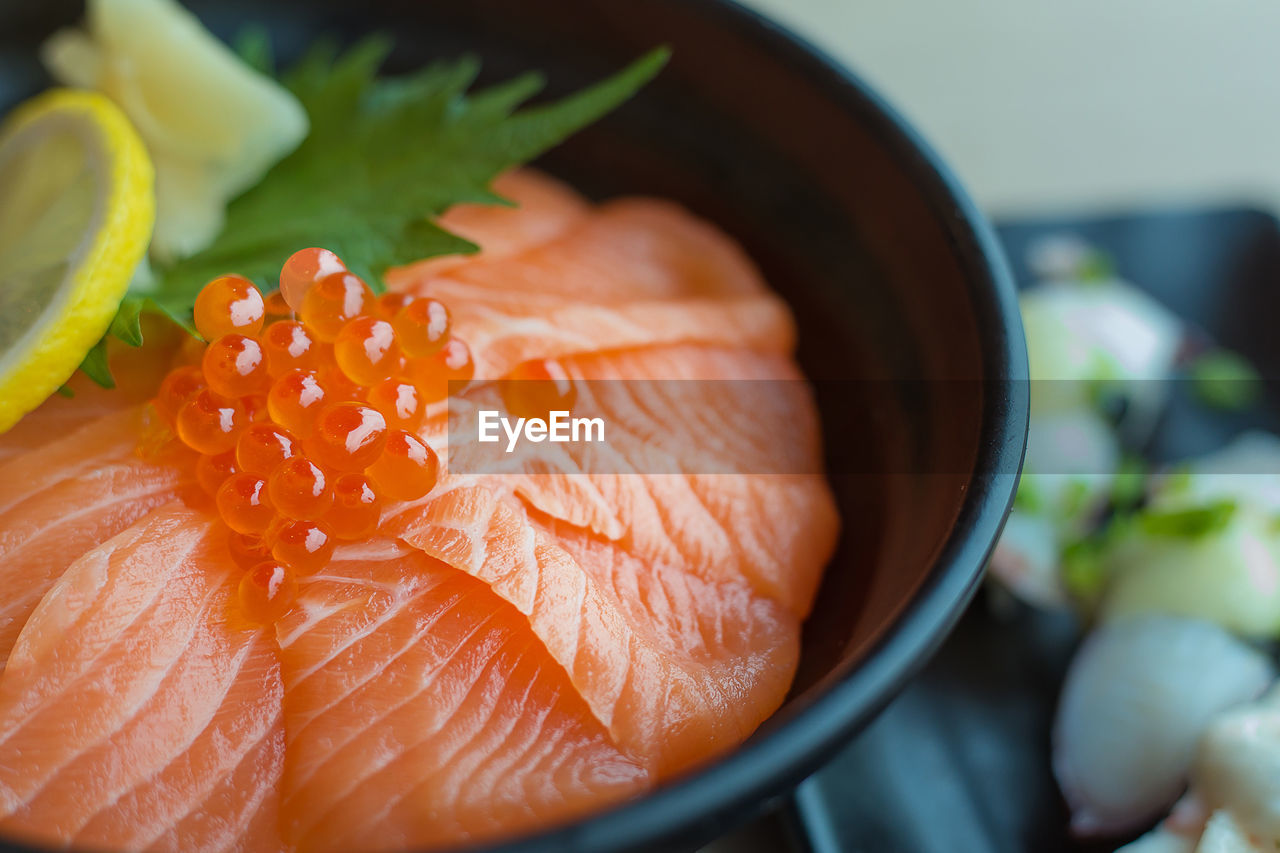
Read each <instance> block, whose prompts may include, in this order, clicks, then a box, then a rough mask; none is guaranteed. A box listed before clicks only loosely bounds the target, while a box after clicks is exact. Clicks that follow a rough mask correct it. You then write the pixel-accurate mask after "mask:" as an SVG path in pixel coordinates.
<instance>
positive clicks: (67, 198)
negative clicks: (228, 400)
mask: <svg viewBox="0 0 1280 853" xmlns="http://www.w3.org/2000/svg"><path fill="white" fill-rule="evenodd" d="M154 224H155V190H154V178H153V171H152V168H151V160H150V158H148V156H147V150H146V148H145V146H144V145H143V143H142V140H141V139H139V137H138V134H137V133H136V132H135V131H134V129H133V126H132V125H130V123H129V120H128V119H127V118H125V116H124V114H123V113H122V112H121V111H120V110H119V108H117V107H116V106H115V105H114V104H113V103H112V102H111V101H110V100H109V99H108V98H106V97H105V96H103V95H99V94H95V93H93V92H85V91H73V90H69V89H59V90H54V91H51V92H48V93H46V94H44V95H40V96H39V97H36V98H33V99H32V100H30V101H28V102H26V103H25V104H23V105H21V106H20V107H18V108H17V109H16V110H15V111H14V112H13V114H12V115H11V116H10V118H9V119H8V120H7V121H6V122H5V124H4V125H3V126H0V432H3V431H5V430H7V429H8V428H9V427H11V426H13V424H14V423H16V422H17V421H18V419H19V418H21V417H22V416H23V415H24V414H26V413H27V412H29V411H31V410H32V409H34V408H35V407H36V406H38V405H40V403H42V402H43V401H44V400H45V399H47V398H48V397H49V395H50V394H52V393H53V392H54V391H56V390H57V389H58V388H59V387H60V386H61V385H62V384H63V383H64V382H66V381H67V379H68V378H70V376H71V374H72V373H74V372H75V369H76V367H77V366H78V365H79V364H80V362H81V361H82V360H83V359H84V357H85V355H86V354H87V353H88V352H89V350H90V349H91V348H92V347H93V345H94V344H96V343H97V342H98V340H99V339H101V338H102V336H103V334H104V333H105V332H106V331H107V328H108V326H110V324H111V319H112V317H113V316H114V315H115V312H116V308H117V307H118V306H119V305H120V300H121V299H123V298H124V295H125V290H126V289H127V288H128V286H129V279H130V277H131V276H132V275H133V271H134V269H135V268H137V266H138V263H139V261H141V260H142V257H143V254H144V253H145V252H146V249H147V243H148V241H149V240H150V238H151V229H152V226H153V225H154Z"/></svg>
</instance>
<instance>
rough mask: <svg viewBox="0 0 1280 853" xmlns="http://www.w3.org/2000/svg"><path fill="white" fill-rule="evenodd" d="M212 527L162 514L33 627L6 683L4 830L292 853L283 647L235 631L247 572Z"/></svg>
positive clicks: (78, 573) (66, 583)
mask: <svg viewBox="0 0 1280 853" xmlns="http://www.w3.org/2000/svg"><path fill="white" fill-rule="evenodd" d="M210 530H211V524H210V522H209V521H208V520H207V518H206V516H205V515H204V514H203V513H199V512H196V511H193V510H190V509H187V508H185V507H182V506H173V505H171V506H170V507H169V508H165V509H162V510H158V511H157V512H155V513H153V514H152V515H150V516H148V517H147V519H145V520H144V521H142V522H140V523H139V524H137V525H136V526H134V527H131V528H130V529H128V530H126V531H125V532H123V533H121V534H119V535H118V536H116V537H114V538H112V539H109V540H108V541H106V542H105V543H104V544H102V545H101V546H100V547H98V548H95V549H93V550H91V551H89V552H88V553H86V554H85V555H84V556H82V557H81V558H80V559H79V560H77V561H76V562H75V563H74V564H73V565H72V566H71V567H70V568H69V569H68V570H67V572H66V574H65V575H64V576H63V577H62V578H61V579H60V580H59V581H58V583H57V584H56V585H54V587H53V588H52V589H51V590H50V591H49V592H48V594H47V595H46V596H45V597H44V599H43V601H42V602H41V603H40V606H39V607H38V608H37V609H36V611H35V612H34V613H33V614H32V616H31V618H30V619H29V620H28V621H27V623H26V625H25V627H24V628H23V630H22V634H21V635H20V636H19V638H18V641H17V644H16V645H15V646H14V649H13V654H12V655H11V657H10V660H9V666H8V667H7V668H6V670H5V672H4V674H3V676H2V677H0V831H3V832H4V833H5V834H6V835H10V836H16V837H21V838H24V839H28V840H33V841H39V842H44V843H55V842H56V843H61V844H65V843H68V842H70V843H74V844H76V845H78V846H83V847H88V848H91V849H119V850H144V849H155V850H181V851H196V850H199V851H204V850H210V851H212V850H233V849H245V850H268V851H269V850H277V849H281V846H282V845H281V842H280V836H279V830H278V827H277V825H276V823H277V822H276V819H275V811H274V810H275V809H276V806H277V802H276V800H277V792H278V786H279V778H280V774H281V771H282V767H283V757H284V729H283V727H282V724H281V707H282V693H283V688H282V685H281V681H280V673H279V663H278V660H277V656H276V653H275V642H274V637H270V636H268V632H266V631H265V630H262V629H255V628H250V627H246V626H244V625H243V624H238V623H237V621H236V619H235V618H234V612H233V611H232V610H231V608H230V603H231V602H230V599H231V596H232V595H233V594H234V590H235V582H236V580H237V575H236V573H235V571H234V569H233V566H232V565H231V564H230V561H229V559H228V558H227V557H226V556H225V555H224V554H223V553H220V551H219V548H218V546H216V545H215V544H214V543H215V539H214V538H213V537H212V536H211V534H210ZM229 614H231V616H232V618H229Z"/></svg>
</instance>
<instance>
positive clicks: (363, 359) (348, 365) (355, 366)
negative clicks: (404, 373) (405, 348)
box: [333, 316, 400, 385]
mask: <svg viewBox="0 0 1280 853" xmlns="http://www.w3.org/2000/svg"><path fill="white" fill-rule="evenodd" d="M333 357H334V360H335V361H336V362H337V364H338V367H339V368H341V369H342V372H343V373H345V374H346V375H347V378H348V379H350V380H351V381H352V382H354V383H356V384H357V385H373V384H374V383H377V382H381V381H382V380H383V379H386V378H388V377H389V376H391V374H392V373H393V372H394V371H395V370H396V369H397V368H399V366H400V349H399V348H398V347H397V346H396V333H395V331H394V330H393V329H392V328H391V324H390V323H388V322H387V321H386V320H379V319H377V318H376V317H368V316H365V317H357V318H355V319H354V320H352V321H351V322H349V323H347V325H345V326H343V327H342V331H341V332H339V333H338V338H337V340H335V341H334V342H333Z"/></svg>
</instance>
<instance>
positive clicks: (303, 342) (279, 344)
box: [262, 320, 323, 376]
mask: <svg viewBox="0 0 1280 853" xmlns="http://www.w3.org/2000/svg"><path fill="white" fill-rule="evenodd" d="M319 344H320V342H319V341H317V340H316V339H315V337H314V336H313V335H312V334H311V333H310V332H309V331H307V327H306V326H304V325H302V324H301V323H297V322H294V321H292V320H282V321H280V322H278V323H272V324H271V325H270V326H268V327H267V331H266V332H265V333H264V334H263V335H262V349H263V352H265V353H266V355H267V369H268V370H269V371H270V372H271V375H272V376H280V375H281V374H283V373H288V372H289V371H290V370H312V369H314V368H316V367H319V366H320V363H321V359H322V358H323V354H322V351H321V349H320V346H319Z"/></svg>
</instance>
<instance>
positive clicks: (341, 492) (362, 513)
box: [324, 474, 382, 541]
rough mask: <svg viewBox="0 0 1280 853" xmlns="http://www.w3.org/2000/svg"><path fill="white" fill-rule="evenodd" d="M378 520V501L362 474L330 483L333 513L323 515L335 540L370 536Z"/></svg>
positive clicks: (379, 505) (353, 539)
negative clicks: (331, 484) (331, 485)
mask: <svg viewBox="0 0 1280 853" xmlns="http://www.w3.org/2000/svg"><path fill="white" fill-rule="evenodd" d="M381 517H382V499H381V498H379V497H378V495H377V493H376V492H374V490H373V484H372V483H370V482H369V480H368V478H367V477H365V476H364V475H363V474H343V475H342V476H341V477H339V478H338V479H337V480H335V481H334V483H333V509H331V510H329V512H328V513H326V514H325V517H324V522H325V523H326V524H327V525H329V529H330V530H331V531H332V532H333V535H334V537H335V538H338V539H345V540H347V541H355V540H357V539H364V538H366V537H369V536H372V535H373V533H374V531H375V530H377V529H378V520H379V519H380V518H381Z"/></svg>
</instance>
